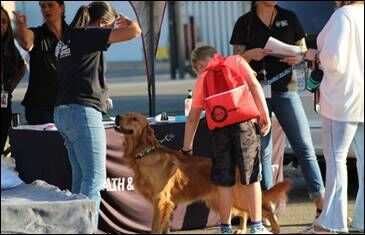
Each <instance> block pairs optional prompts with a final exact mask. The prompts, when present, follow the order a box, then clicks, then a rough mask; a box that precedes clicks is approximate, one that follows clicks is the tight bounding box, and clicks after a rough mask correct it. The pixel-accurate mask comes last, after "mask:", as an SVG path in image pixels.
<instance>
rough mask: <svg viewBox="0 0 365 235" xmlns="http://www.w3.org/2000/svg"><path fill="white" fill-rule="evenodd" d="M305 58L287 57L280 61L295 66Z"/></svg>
mask: <svg viewBox="0 0 365 235" xmlns="http://www.w3.org/2000/svg"><path fill="white" fill-rule="evenodd" d="M302 60H303V56H302V55H297V56H287V57H284V58H283V59H281V60H280V62H283V63H287V64H288V65H295V64H299V63H300V62H302Z"/></svg>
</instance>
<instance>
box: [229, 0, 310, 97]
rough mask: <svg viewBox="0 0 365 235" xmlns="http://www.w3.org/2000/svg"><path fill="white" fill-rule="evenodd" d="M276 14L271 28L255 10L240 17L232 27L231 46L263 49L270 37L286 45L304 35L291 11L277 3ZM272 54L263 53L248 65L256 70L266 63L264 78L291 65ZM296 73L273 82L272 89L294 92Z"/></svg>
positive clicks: (270, 76)
mask: <svg viewBox="0 0 365 235" xmlns="http://www.w3.org/2000/svg"><path fill="white" fill-rule="evenodd" d="M276 10H277V14H276V17H275V19H274V21H273V24H272V27H271V29H270V28H269V27H267V26H266V25H265V24H264V23H263V22H262V21H261V20H260V18H259V17H258V16H257V14H256V10H255V9H253V11H250V12H248V13H247V14H245V15H243V16H241V17H240V18H239V19H238V20H237V22H236V24H235V26H234V29H233V33H232V37H231V40H230V43H231V44H232V45H244V46H246V50H250V49H253V48H264V47H265V44H266V42H267V40H268V39H269V37H270V36H272V37H274V38H276V39H278V40H280V41H283V42H285V43H288V44H292V45H293V44H294V43H295V42H297V41H299V40H300V39H302V38H304V36H305V35H304V30H303V28H302V26H301V24H300V22H299V20H298V18H297V16H296V15H295V14H294V12H292V11H288V10H285V9H283V8H280V7H278V6H276ZM279 60H280V59H279V58H277V57H273V56H266V57H265V58H264V59H262V60H261V61H255V60H252V61H251V62H250V65H251V67H252V68H253V69H254V70H255V71H256V72H259V71H261V70H262V67H263V64H264V63H265V69H266V72H267V79H270V78H272V77H274V76H275V75H277V74H279V73H280V72H282V71H284V70H285V69H287V68H289V67H290V66H289V65H288V64H286V63H282V62H280V61H279ZM294 76H295V74H292V73H290V74H288V75H287V76H286V77H284V78H282V79H281V80H279V81H277V82H274V83H273V84H272V90H273V91H295V90H296V89H297V85H296V79H295V77H294Z"/></svg>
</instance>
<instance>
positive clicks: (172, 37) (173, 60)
mask: <svg viewBox="0 0 365 235" xmlns="http://www.w3.org/2000/svg"><path fill="white" fill-rule="evenodd" d="M167 4H168V5H167V9H168V14H169V41H170V75H171V79H176V67H177V52H176V48H177V46H176V23H175V18H176V17H175V11H174V5H175V2H174V1H168V2H167Z"/></svg>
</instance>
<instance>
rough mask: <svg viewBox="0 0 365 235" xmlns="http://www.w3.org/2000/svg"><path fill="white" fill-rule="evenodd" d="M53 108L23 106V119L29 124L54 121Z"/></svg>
mask: <svg viewBox="0 0 365 235" xmlns="http://www.w3.org/2000/svg"><path fill="white" fill-rule="evenodd" d="M53 116H54V115H53V109H49V108H38V107H36V108H35V107H27V106H25V119H26V120H27V122H28V124H29V125H39V124H45V123H54V120H53Z"/></svg>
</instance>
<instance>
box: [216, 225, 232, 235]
mask: <svg viewBox="0 0 365 235" xmlns="http://www.w3.org/2000/svg"><path fill="white" fill-rule="evenodd" d="M218 234H233V230H232V228H231V227H219V228H218Z"/></svg>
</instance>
